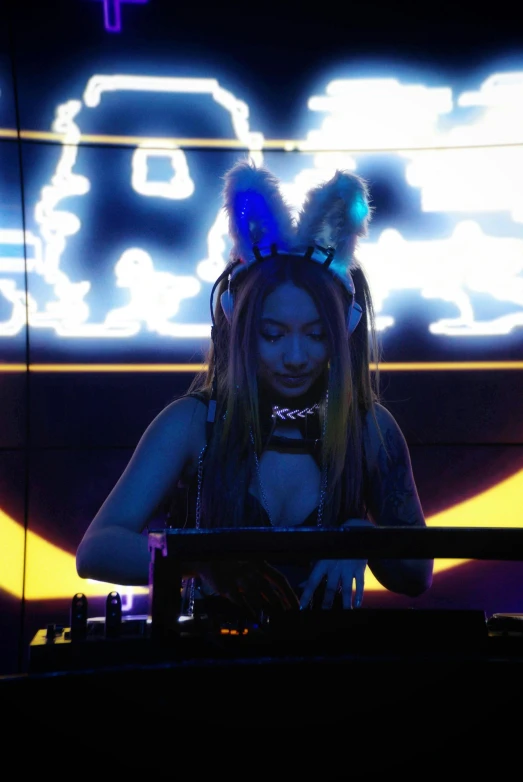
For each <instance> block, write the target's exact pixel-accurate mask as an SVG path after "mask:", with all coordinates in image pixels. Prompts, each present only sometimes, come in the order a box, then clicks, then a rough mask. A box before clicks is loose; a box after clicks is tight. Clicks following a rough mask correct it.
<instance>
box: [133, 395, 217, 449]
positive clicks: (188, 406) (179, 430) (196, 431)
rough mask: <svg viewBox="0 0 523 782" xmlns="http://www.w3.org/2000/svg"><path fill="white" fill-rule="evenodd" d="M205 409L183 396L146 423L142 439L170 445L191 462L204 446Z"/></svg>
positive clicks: (193, 399)
mask: <svg viewBox="0 0 523 782" xmlns="http://www.w3.org/2000/svg"><path fill="white" fill-rule="evenodd" d="M206 419H207V406H206V404H205V403H204V402H202V401H200V400H199V399H197V398H196V397H190V396H184V397H181V398H180V399H175V400H174V401H173V402H170V403H169V404H168V405H167V406H166V407H164V408H163V410H161V411H160V413H158V415H157V416H156V417H155V418H154V419H153V420H152V422H151V423H150V424H149V426H148V428H147V430H146V432H145V433H144V435H143V437H142V440H145V441H148V442H151V441H154V442H155V443H156V444H157V446H159V447H160V448H161V447H162V444H165V446H166V447H168V448H169V449H172V447H173V444H176V445H177V446H178V448H179V449H180V450H181V451H182V452H183V453H184V454H185V455H186V457H187V459H188V460H190V461H192V459H193V457H195V458H196V459H197V455H198V454H199V452H200V451H201V449H202V448H203V446H204V445H205V422H206Z"/></svg>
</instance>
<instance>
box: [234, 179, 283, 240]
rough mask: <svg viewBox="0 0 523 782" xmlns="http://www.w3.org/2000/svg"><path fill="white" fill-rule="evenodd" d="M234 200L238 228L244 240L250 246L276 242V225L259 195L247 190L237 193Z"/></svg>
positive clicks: (277, 236)
mask: <svg viewBox="0 0 523 782" xmlns="http://www.w3.org/2000/svg"><path fill="white" fill-rule="evenodd" d="M235 200H236V203H235V213H236V214H237V215H238V223H239V225H238V227H239V230H240V233H241V235H242V236H243V237H244V239H246V240H247V241H248V242H250V243H252V244H257V243H258V242H261V241H262V240H263V243H264V244H265V243H267V244H270V243H271V242H276V241H278V238H279V231H278V223H277V221H276V220H275V218H274V216H273V214H272V212H271V210H270V208H269V206H268V204H267V202H266V201H265V199H264V197H263V196H262V195H261V193H256V192H255V191H254V190H249V191H247V192H243V193H238V194H237V196H236V199H235Z"/></svg>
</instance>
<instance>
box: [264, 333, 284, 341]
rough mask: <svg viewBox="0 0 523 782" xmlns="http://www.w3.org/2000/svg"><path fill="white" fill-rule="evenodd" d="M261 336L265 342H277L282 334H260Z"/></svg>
mask: <svg viewBox="0 0 523 782" xmlns="http://www.w3.org/2000/svg"><path fill="white" fill-rule="evenodd" d="M261 337H262V338H263V339H264V340H265V341H266V342H277V341H278V340H279V339H281V338H282V337H283V334H263V333H262V334H261Z"/></svg>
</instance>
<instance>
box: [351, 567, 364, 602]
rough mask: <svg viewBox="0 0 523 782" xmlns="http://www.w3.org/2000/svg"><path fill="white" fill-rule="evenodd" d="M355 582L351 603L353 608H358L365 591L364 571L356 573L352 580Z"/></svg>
mask: <svg viewBox="0 0 523 782" xmlns="http://www.w3.org/2000/svg"><path fill="white" fill-rule="evenodd" d="M354 580H355V582H356V588H355V590H354V599H353V602H352V605H353V608H360V607H361V604H362V603H363V592H364V590H365V569H363V570H362V571H361V573H358V574H357V576H356V578H355V579H354Z"/></svg>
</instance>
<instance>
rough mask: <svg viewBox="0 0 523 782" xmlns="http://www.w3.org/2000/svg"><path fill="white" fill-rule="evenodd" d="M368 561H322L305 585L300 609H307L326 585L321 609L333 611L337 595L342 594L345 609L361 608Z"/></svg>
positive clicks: (318, 563) (317, 564) (315, 567)
mask: <svg viewBox="0 0 523 782" xmlns="http://www.w3.org/2000/svg"><path fill="white" fill-rule="evenodd" d="M366 566H367V561H366V560H335V561H325V560H323V561H320V562H317V563H316V565H315V566H314V568H313V570H312V572H311V575H310V576H309V579H308V581H307V582H306V584H305V585H304V588H303V592H302V596H301V599H300V608H306V607H307V606H308V605H309V604H310V602H311V600H312V599H313V597H314V593H315V592H316V590H317V589H318V587H320V585H322V584H323V585H324V592H323V598H322V603H321V607H322V609H331V608H332V607H333V605H334V600H335V597H336V594H337V593H338V592H339V593H340V594H341V602H342V607H343V608H344V609H351V608H360V606H361V605H362V602H363V593H364V588H365V579H364V575H365V568H366Z"/></svg>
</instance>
